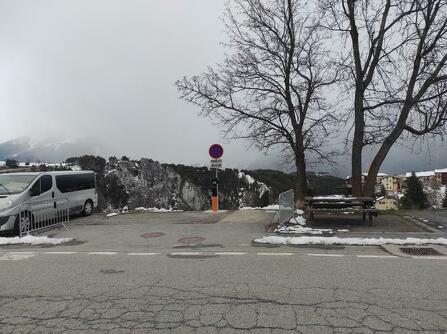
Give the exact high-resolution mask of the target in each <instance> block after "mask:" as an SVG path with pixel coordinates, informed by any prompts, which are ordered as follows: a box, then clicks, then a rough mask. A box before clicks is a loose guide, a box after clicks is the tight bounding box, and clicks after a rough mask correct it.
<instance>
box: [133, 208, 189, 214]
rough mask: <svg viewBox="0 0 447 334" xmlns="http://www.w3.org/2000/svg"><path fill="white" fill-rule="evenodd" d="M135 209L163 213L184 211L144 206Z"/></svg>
mask: <svg viewBox="0 0 447 334" xmlns="http://www.w3.org/2000/svg"><path fill="white" fill-rule="evenodd" d="M134 210H135V211H146V212H162V213H166V212H182V211H183V210H173V209H172V208H171V209H163V208H161V209H159V208H144V207H139V208H135V209H134Z"/></svg>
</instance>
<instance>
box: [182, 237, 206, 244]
mask: <svg viewBox="0 0 447 334" xmlns="http://www.w3.org/2000/svg"><path fill="white" fill-rule="evenodd" d="M204 240H205V238H203V237H188V238H181V239H178V240H177V241H178V242H180V243H182V244H187V245H191V244H198V243H199V242H202V241H204Z"/></svg>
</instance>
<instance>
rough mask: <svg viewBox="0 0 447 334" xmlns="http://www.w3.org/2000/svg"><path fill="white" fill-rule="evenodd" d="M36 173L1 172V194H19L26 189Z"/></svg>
mask: <svg viewBox="0 0 447 334" xmlns="http://www.w3.org/2000/svg"><path fill="white" fill-rule="evenodd" d="M35 178H36V175H14V174H0V194H1V195H5V194H18V193H21V192H22V191H24V190H25V189H26V188H27V187H28V186H29V185H30V183H31V182H32V181H33V180H34V179H35Z"/></svg>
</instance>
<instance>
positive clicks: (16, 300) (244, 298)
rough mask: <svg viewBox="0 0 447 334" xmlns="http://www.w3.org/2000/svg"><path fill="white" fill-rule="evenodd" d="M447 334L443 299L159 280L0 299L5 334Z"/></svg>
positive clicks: (413, 294) (394, 293)
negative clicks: (84, 291) (182, 285)
mask: <svg viewBox="0 0 447 334" xmlns="http://www.w3.org/2000/svg"><path fill="white" fill-rule="evenodd" d="M433 295H435V296H437V297H436V298H433V297H430V296H433ZM272 296H274V297H272ZM446 331H447V295H446V293H445V292H443V291H436V293H433V294H430V295H429V294H428V293H427V292H425V293H424V292H417V291H407V290H403V289H402V290H399V289H383V288H372V289H369V290H366V291H360V290H354V289H345V288H327V287H309V288H291V287H286V286H281V285H275V284H266V285H260V284H250V283H240V284H216V285H208V286H197V287H190V288H176V287H173V286H168V285H167V284H166V282H163V283H162V282H161V281H160V280H159V281H155V282H153V283H152V284H149V285H145V286H140V287H135V288H129V289H124V290H118V291H108V292H104V293H99V294H94V295H88V294H82V293H81V292H80V293H79V294H76V295H70V296H47V295H34V296H27V295H7V294H4V292H3V293H2V295H0V332H1V333H158V332H160V333H161V332H164V333H166V332H167V333H185V332H188V333H234V332H238V333H239V332H241V333H249V332H250V333H279V332H281V333H411V332H415V333H416V332H417V333H420V332H426V333H446Z"/></svg>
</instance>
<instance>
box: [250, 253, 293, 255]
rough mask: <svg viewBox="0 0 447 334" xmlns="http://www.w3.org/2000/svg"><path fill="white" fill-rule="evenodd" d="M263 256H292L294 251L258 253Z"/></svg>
mask: <svg viewBox="0 0 447 334" xmlns="http://www.w3.org/2000/svg"><path fill="white" fill-rule="evenodd" d="M258 255H261V256H290V255H293V253H258Z"/></svg>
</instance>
